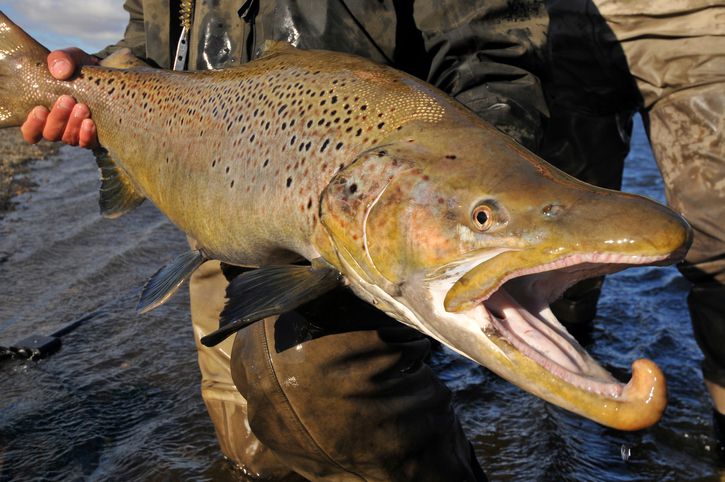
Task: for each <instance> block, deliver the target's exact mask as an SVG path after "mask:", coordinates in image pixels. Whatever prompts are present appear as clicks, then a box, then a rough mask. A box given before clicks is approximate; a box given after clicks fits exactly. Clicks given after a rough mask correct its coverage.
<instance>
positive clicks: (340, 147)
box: [335, 142, 344, 151]
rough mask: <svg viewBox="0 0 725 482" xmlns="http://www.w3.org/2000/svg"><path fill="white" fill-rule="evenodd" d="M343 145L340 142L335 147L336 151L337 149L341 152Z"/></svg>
mask: <svg viewBox="0 0 725 482" xmlns="http://www.w3.org/2000/svg"><path fill="white" fill-rule="evenodd" d="M343 145H344V144H343V143H342V142H338V143H337V145H336V146H335V149H337V150H338V151H339V150H340V149H342V146H343Z"/></svg>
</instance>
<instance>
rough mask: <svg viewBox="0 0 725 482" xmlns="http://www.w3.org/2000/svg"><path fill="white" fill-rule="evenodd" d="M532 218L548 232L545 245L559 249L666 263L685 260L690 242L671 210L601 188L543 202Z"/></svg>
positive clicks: (687, 231) (681, 220)
mask: <svg viewBox="0 0 725 482" xmlns="http://www.w3.org/2000/svg"><path fill="white" fill-rule="evenodd" d="M535 217H536V218H538V221H539V222H541V223H542V224H541V225H542V226H544V229H545V230H546V231H548V236H547V238H549V242H550V243H552V244H557V243H558V248H559V249H560V250H562V251H565V250H566V251H569V250H572V251H580V252H591V253H602V254H621V255H625V256H639V257H643V258H648V259H650V260H651V262H652V263H657V264H660V263H661V264H668V263H672V262H676V261H679V260H680V259H682V258H684V256H685V254H686V253H687V250H688V249H689V247H690V244H691V243H692V229H691V227H690V225H689V224H688V223H687V221H686V220H685V219H684V218H683V217H682V216H681V215H680V214H678V213H676V212H675V211H673V210H672V209H670V208H669V207H667V206H663V205H661V204H659V203H657V202H655V201H652V200H650V199H648V198H645V197H643V196H639V195H634V194H628V193H621V192H616V191H609V190H605V189H598V188H597V189H595V190H593V191H591V192H589V193H585V194H584V195H579V196H577V197H574V198H571V199H569V200H554V201H549V202H546V203H544V204H543V205H539V208H538V212H536V213H535ZM552 249H556V247H554V248H552Z"/></svg>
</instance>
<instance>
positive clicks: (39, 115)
mask: <svg viewBox="0 0 725 482" xmlns="http://www.w3.org/2000/svg"><path fill="white" fill-rule="evenodd" d="M32 112H33V117H34V118H35V120H39V121H44V120H45V118H46V117H48V112H47V111H45V110H43V109H33V111H32Z"/></svg>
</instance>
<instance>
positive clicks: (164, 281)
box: [136, 251, 206, 313]
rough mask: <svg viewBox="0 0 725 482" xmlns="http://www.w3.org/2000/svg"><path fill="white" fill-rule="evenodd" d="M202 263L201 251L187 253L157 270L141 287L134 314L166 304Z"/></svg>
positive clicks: (204, 258) (203, 259)
mask: <svg viewBox="0 0 725 482" xmlns="http://www.w3.org/2000/svg"><path fill="white" fill-rule="evenodd" d="M204 261H206V257H204V255H203V254H202V252H201V251H188V252H186V253H184V254H181V255H179V256H177V257H176V258H175V259H174V260H173V261H172V262H171V263H169V264H167V265H166V266H164V267H163V268H161V269H160V270H158V271H157V272H156V273H155V274H154V275H153V276H152V277H151V278H150V279H149V280H148V281H147V282H146V285H145V286H144V287H143V292H142V293H141V299H139V301H138V305H137V306H136V312H138V313H146V312H147V311H151V310H153V309H154V308H156V307H158V306H161V305H162V304H164V303H166V301H167V300H168V299H169V298H171V295H173V294H174V293H175V292H176V290H177V289H179V286H181V285H182V283H183V282H184V281H186V280H187V279H189V277H190V276H191V274H192V273H193V272H194V271H196V269H197V268H198V267H199V266H201V265H202V263H204Z"/></svg>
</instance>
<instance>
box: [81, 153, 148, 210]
mask: <svg viewBox="0 0 725 482" xmlns="http://www.w3.org/2000/svg"><path fill="white" fill-rule="evenodd" d="M93 154H94V155H95V156H96V164H98V170H99V171H100V174H101V197H100V199H99V200H98V205H99V206H100V207H101V214H102V215H103V216H104V217H106V218H117V217H119V216H121V215H123V214H126V213H127V212H129V211H131V210H132V209H133V208H135V207H136V206H138V205H139V204H141V203H142V202H143V200H144V199H145V197H144V196H143V195H142V194H141V193H139V192H138V191H136V188H135V187H134V185H133V182H132V181H131V179H130V178H129V177H128V175H127V174H126V173H125V172H123V171H122V170H121V169H120V168H119V167H118V166H117V165H116V163H115V162H114V160H113V158H112V157H111V155H110V154H109V152H108V151H107V150H105V149H96V150H95V151H93Z"/></svg>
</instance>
